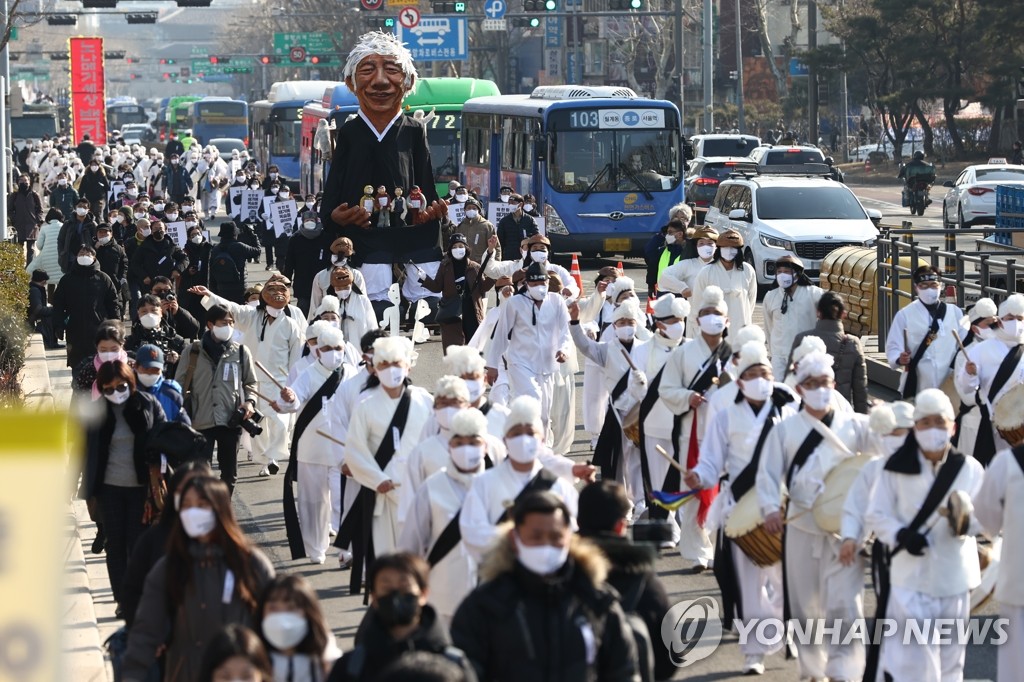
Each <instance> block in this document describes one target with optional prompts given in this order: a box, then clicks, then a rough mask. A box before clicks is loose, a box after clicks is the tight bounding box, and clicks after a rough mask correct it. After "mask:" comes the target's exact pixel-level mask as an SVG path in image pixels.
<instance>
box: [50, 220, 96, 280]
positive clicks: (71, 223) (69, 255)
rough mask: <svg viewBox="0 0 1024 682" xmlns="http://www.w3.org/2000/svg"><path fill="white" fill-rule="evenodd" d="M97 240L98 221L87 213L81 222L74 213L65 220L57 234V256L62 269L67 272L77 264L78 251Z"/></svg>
mask: <svg viewBox="0 0 1024 682" xmlns="http://www.w3.org/2000/svg"><path fill="white" fill-rule="evenodd" d="M95 242H96V221H95V220H94V219H93V216H92V214H91V213H87V214H86V216H85V217H84V218H83V219H82V221H81V222H79V221H78V217H77V216H75V215H74V214H72V216H71V217H70V218H68V219H67V220H65V221H64V224H63V225H62V226H61V228H60V233H59V234H58V235H57V257H58V259H59V263H60V269H61V270H62V271H63V272H64V273H65V274H66V273H67V272H68V270H69V269H70V268H72V267H74V265H75V262H76V261H75V259H76V258H78V251H79V249H81V248H82V246H83V245H86V246H93V244H94V243H95Z"/></svg>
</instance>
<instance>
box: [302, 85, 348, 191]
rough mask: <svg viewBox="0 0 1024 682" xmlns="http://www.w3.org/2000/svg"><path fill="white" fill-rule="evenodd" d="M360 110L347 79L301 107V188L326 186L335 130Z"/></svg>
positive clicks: (312, 188)
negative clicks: (319, 97)
mask: <svg viewBox="0 0 1024 682" xmlns="http://www.w3.org/2000/svg"><path fill="white" fill-rule="evenodd" d="M358 110H359V100H357V99H356V96H355V94H354V93H353V92H352V91H351V90H349V89H348V86H347V85H345V84H344V83H342V84H340V85H337V86H335V87H333V88H327V89H325V90H324V94H323V98H322V99H321V100H320V101H318V102H310V103H309V104H307V105H306V106H304V107H302V141H301V143H300V145H299V192H301V193H302V194H303V195H306V194H316V193H317V192H320V191H322V190H323V188H324V180H325V179H326V178H327V172H328V171H329V170H330V167H331V165H330V164H331V156H332V155H333V153H334V140H333V136H334V131H335V130H336V127H337V126H340V125H342V124H344V123H345V121H346V120H347V119H348V117H349V116H350V115H351V114H354V113H356V111H358ZM330 126H335V128H331V127H330Z"/></svg>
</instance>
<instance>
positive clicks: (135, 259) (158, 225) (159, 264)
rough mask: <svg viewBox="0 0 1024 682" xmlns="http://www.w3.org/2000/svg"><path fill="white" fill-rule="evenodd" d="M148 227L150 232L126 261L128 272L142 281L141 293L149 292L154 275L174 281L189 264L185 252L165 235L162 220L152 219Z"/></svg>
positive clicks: (165, 228) (165, 229) (164, 226)
mask: <svg viewBox="0 0 1024 682" xmlns="http://www.w3.org/2000/svg"><path fill="white" fill-rule="evenodd" d="M150 228H151V230H152V233H151V234H150V235H149V236H148V237H147V238H146V240H145V241H144V242H142V244H141V245H140V246H139V248H137V249H136V250H135V252H134V253H133V254H132V257H131V259H130V260H129V261H128V272H129V273H131V274H132V275H133V277H134V279H135V280H136V281H138V282H141V283H142V292H143V293H148V292H149V289H150V287H151V286H152V285H153V278H154V277H159V276H161V275H162V276H164V277H169V278H170V279H171V280H172V281H176V280H177V279H178V278H179V277H180V276H181V273H182V272H183V271H184V270H186V269H187V268H188V265H189V263H188V256H186V255H185V252H184V251H182V250H181V249H180V248H179V247H178V245H177V244H176V243H175V242H174V240H173V239H170V238H168V237H167V226H166V225H165V224H164V223H163V222H162V221H160V220H155V221H153V222H152V223H151V225H150Z"/></svg>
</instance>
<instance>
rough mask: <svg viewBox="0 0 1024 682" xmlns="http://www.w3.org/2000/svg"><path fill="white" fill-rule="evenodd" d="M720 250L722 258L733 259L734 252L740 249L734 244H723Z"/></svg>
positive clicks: (736, 252)
mask: <svg viewBox="0 0 1024 682" xmlns="http://www.w3.org/2000/svg"><path fill="white" fill-rule="evenodd" d="M721 251H722V258H724V259H725V260H734V259H735V258H736V254H738V253H739V252H740V250H739V249H737V248H736V247H735V246H723V247H722V249H721Z"/></svg>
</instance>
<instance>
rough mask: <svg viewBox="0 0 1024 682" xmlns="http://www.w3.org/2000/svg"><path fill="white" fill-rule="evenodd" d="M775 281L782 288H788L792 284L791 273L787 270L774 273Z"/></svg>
mask: <svg viewBox="0 0 1024 682" xmlns="http://www.w3.org/2000/svg"><path fill="white" fill-rule="evenodd" d="M775 281H776V282H778V283H779V286H780V287H782V288H783V289H788V288H790V287H791V286H793V275H791V274H789V273H788V272H780V273H779V274H777V275H775Z"/></svg>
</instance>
